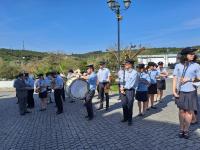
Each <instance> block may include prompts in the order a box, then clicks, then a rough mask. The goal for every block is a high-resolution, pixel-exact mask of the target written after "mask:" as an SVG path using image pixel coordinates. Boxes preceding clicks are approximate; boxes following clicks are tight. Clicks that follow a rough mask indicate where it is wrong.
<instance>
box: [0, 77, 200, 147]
mask: <svg viewBox="0 0 200 150" xmlns="http://www.w3.org/2000/svg"><path fill="white" fill-rule="evenodd" d="M167 83H168V85H167V89H168V90H167V92H166V93H165V97H164V102H163V103H160V104H157V107H158V109H157V110H150V111H149V112H148V114H146V116H145V117H143V118H141V117H136V115H137V114H138V107H137V105H136V103H135V105H134V116H133V117H134V119H133V121H134V122H133V125H132V126H130V127H129V126H128V125H127V124H126V123H121V122H120V120H121V119H122V110H121V104H120V102H119V101H118V100H117V99H118V97H117V96H115V95H114V94H112V93H111V95H113V96H112V97H111V102H110V104H111V107H110V110H109V111H108V112H106V111H105V110H102V111H96V109H95V118H94V120H92V121H90V122H88V121H87V120H86V119H85V118H84V116H85V115H86V113H85V108H84V107H83V102H82V101H77V102H76V103H69V101H66V102H65V103H64V113H63V114H61V115H58V116H56V114H55V112H56V108H55V103H53V104H49V105H48V110H47V111H45V112H40V111H39V101H38V98H37V95H36V96H35V100H36V108H35V109H34V110H32V113H31V114H27V115H25V116H20V115H19V112H18V105H17V104H16V98H14V95H15V94H14V93H8V92H7V93H6V92H0V99H1V100H0V121H1V122H0V149H1V150H43V149H49V150H73V149H77V150H79V149H89V150H93V149H94V150H96V149H102V150H103V149H106V150H111V149H114V150H117V149H123V150H128V149H130V150H184V149H188V150H199V149H200V128H199V125H195V126H192V127H191V137H190V139H189V140H185V139H179V138H178V137H177V131H178V129H179V128H178V116H177V108H176V106H175V104H174V102H173V101H172V100H171V98H172V96H171V95H170V94H171V81H170V80H169V81H168V82H167ZM93 102H94V107H95V108H97V107H98V100H97V99H96V97H95V98H94V101H93Z"/></svg>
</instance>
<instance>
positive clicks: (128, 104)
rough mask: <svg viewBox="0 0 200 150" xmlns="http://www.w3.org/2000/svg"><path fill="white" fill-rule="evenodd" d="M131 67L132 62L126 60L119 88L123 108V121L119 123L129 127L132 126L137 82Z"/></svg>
mask: <svg viewBox="0 0 200 150" xmlns="http://www.w3.org/2000/svg"><path fill="white" fill-rule="evenodd" d="M133 65H134V61H133V60H131V59H127V60H126V61H125V72H124V75H123V77H122V78H123V85H121V88H120V92H121V100H122V108H123V120H122V121H121V122H127V121H128V125H129V126H130V125H132V115H133V102H134V96H135V89H136V87H137V82H138V73H137V71H136V70H134V69H133Z"/></svg>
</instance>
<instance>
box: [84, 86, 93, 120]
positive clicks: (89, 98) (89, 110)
mask: <svg viewBox="0 0 200 150" xmlns="http://www.w3.org/2000/svg"><path fill="white" fill-rule="evenodd" d="M94 94H95V90H90V91H89V92H88V93H87V94H86V97H85V107H86V110H87V113H88V117H89V118H93V116H94V114H93V107H92V98H93V97H94Z"/></svg>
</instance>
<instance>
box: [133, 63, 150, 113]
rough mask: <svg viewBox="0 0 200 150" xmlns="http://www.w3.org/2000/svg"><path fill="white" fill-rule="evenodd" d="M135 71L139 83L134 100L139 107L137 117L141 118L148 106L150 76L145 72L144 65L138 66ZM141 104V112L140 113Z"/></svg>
mask: <svg viewBox="0 0 200 150" xmlns="http://www.w3.org/2000/svg"><path fill="white" fill-rule="evenodd" d="M137 71H138V73H139V81H138V87H137V91H136V96H135V99H136V100H137V101H138V107H139V115H138V116H143V115H144V113H145V112H146V109H147V105H148V87H149V85H150V82H151V80H150V76H149V75H148V73H147V72H146V70H145V65H144V64H138V66H137ZM142 103H143V111H142Z"/></svg>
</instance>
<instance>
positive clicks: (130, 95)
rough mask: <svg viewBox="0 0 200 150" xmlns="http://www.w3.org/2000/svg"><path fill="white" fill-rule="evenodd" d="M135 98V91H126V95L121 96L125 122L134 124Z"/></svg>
mask: <svg viewBox="0 0 200 150" xmlns="http://www.w3.org/2000/svg"><path fill="white" fill-rule="evenodd" d="M134 96H135V90H134V89H131V90H126V91H125V94H121V101H122V108H123V117H124V120H128V121H129V122H132V115H133V102H134Z"/></svg>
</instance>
